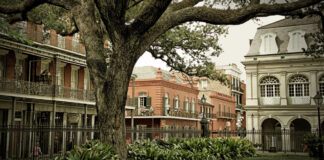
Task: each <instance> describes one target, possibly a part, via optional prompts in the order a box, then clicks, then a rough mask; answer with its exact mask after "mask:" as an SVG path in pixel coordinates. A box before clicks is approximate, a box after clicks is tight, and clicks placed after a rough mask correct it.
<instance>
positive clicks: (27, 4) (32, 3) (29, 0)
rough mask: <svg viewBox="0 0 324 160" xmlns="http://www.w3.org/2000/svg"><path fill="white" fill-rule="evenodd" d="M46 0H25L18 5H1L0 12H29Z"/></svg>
mask: <svg viewBox="0 0 324 160" xmlns="http://www.w3.org/2000/svg"><path fill="white" fill-rule="evenodd" d="M45 2H46V1H44V0H24V1H23V2H21V3H20V4H18V5H0V12H1V13H5V14H15V13H22V12H28V11H30V10H31V9H33V8H35V7H37V6H39V5H41V4H43V3H45Z"/></svg>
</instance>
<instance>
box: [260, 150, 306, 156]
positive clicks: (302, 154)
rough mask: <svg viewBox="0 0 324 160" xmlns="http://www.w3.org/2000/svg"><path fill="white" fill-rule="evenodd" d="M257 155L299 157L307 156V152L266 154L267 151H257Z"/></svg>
mask: <svg viewBox="0 0 324 160" xmlns="http://www.w3.org/2000/svg"><path fill="white" fill-rule="evenodd" d="M257 154H259V155H269V156H271V155H278V154H280V155H283V154H286V155H301V156H308V152H268V151H257Z"/></svg>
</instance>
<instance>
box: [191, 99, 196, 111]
mask: <svg viewBox="0 0 324 160" xmlns="http://www.w3.org/2000/svg"><path fill="white" fill-rule="evenodd" d="M195 112H196V103H195V99H194V98H192V100H191V113H195Z"/></svg>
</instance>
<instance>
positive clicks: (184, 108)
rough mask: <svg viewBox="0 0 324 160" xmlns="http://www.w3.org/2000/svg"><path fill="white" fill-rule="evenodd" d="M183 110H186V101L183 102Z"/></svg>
mask: <svg viewBox="0 0 324 160" xmlns="http://www.w3.org/2000/svg"><path fill="white" fill-rule="evenodd" d="M183 110H184V111H187V110H186V101H184V102H183Z"/></svg>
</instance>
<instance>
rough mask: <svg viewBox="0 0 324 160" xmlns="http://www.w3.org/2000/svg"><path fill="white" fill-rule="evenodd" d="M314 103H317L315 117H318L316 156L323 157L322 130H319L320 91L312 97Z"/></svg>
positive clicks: (321, 99)
mask: <svg viewBox="0 0 324 160" xmlns="http://www.w3.org/2000/svg"><path fill="white" fill-rule="evenodd" d="M313 99H314V101H315V103H316V104H317V117H318V137H319V142H320V144H319V146H318V157H319V159H323V143H322V130H321V117H320V116H321V114H320V107H321V104H322V103H323V97H322V95H321V93H320V92H317V94H316V95H315V97H313Z"/></svg>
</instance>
